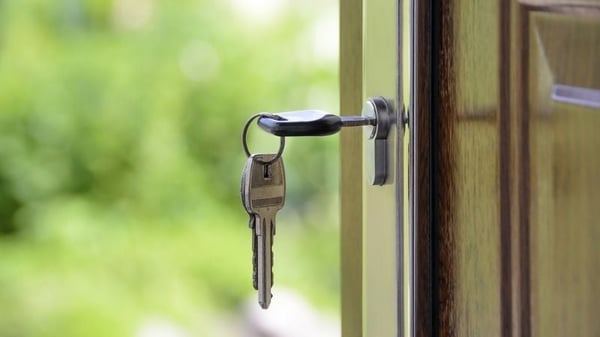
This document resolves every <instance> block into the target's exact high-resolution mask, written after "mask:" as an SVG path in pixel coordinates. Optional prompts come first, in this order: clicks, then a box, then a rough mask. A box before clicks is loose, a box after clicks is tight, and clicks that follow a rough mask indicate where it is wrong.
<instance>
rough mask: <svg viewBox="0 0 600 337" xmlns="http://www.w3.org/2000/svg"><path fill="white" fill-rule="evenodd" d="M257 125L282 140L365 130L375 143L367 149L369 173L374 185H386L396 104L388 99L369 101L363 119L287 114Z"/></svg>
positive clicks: (305, 112) (314, 113) (266, 117)
mask: <svg viewBox="0 0 600 337" xmlns="http://www.w3.org/2000/svg"><path fill="white" fill-rule="evenodd" d="M257 123H258V125H259V126H260V127H261V128H262V129H263V130H265V131H267V132H268V133H271V134H273V135H276V136H279V137H304V136H329V135H333V134H336V133H338V132H339V131H340V130H341V128H342V127H353V126H366V127H368V129H366V130H365V135H366V136H367V138H368V139H369V140H372V141H373V146H369V145H367V157H366V158H365V160H366V162H367V164H368V165H367V168H368V169H367V172H368V175H369V177H370V178H369V182H370V184H371V185H383V184H385V183H386V181H387V177H388V167H389V164H388V136H389V133H390V129H391V126H392V125H393V124H395V123H396V114H395V113H394V108H393V104H392V103H391V102H390V101H389V100H388V99H386V98H384V97H381V96H377V97H371V98H369V99H368V100H367V101H366V102H365V104H364V106H363V110H362V114H361V116H338V115H334V114H330V113H327V112H324V111H320V110H299V111H288V112H282V113H277V114H263V115H262V116H261V117H260V118H258V122H257Z"/></svg>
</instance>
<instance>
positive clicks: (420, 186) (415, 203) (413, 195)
mask: <svg viewBox="0 0 600 337" xmlns="http://www.w3.org/2000/svg"><path fill="white" fill-rule="evenodd" d="M431 5H432V4H431V1H416V0H414V1H412V6H413V8H412V19H413V20H414V24H413V33H412V35H413V36H412V50H413V69H412V84H413V85H412V90H413V93H412V102H411V109H410V114H411V116H410V130H411V132H410V137H411V140H410V143H411V147H410V151H411V153H410V161H411V165H410V171H409V176H410V177H411V178H410V180H411V186H410V190H409V193H410V203H411V208H412V212H411V223H412V226H414V242H413V244H414V261H413V263H414V266H413V267H414V276H413V277H414V282H415V284H414V289H413V291H414V294H413V295H414V300H413V301H414V329H415V335H416V336H419V337H429V336H432V333H433V327H432V314H433V309H432V306H433V302H434V301H433V297H432V264H431V261H432V260H431V258H432V255H431V250H432V242H433V241H432V233H431V219H432V218H431V217H432V209H431V188H432V186H431V156H432V153H433V152H432V149H431V51H432V49H431V34H432V23H433V21H432V16H431V8H432V6H431Z"/></svg>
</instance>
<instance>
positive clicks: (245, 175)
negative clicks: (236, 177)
mask: <svg viewBox="0 0 600 337" xmlns="http://www.w3.org/2000/svg"><path fill="white" fill-rule="evenodd" d="M253 161H254V160H253V159H252V157H249V158H248V159H247V160H246V164H245V165H244V169H243V170H242V184H241V188H240V196H241V199H242V205H244V209H245V210H246V212H247V213H248V214H252V211H251V210H250V205H249V204H248V193H249V190H250V189H249V186H248V183H249V182H250V178H249V176H250V173H251V172H252V162H253ZM250 223H252V221H250Z"/></svg>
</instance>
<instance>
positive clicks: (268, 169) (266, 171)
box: [264, 164, 272, 179]
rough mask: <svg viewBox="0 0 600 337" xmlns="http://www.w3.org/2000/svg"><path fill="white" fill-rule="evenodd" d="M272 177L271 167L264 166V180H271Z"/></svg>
mask: <svg viewBox="0 0 600 337" xmlns="http://www.w3.org/2000/svg"><path fill="white" fill-rule="evenodd" d="M271 176H272V172H271V165H268V164H267V165H265V166H264V178H265V179H271Z"/></svg>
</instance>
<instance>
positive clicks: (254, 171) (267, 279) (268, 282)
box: [245, 154, 285, 309]
mask: <svg viewBox="0 0 600 337" xmlns="http://www.w3.org/2000/svg"><path fill="white" fill-rule="evenodd" d="M274 156H275V155H274V154H255V155H252V156H251V158H252V159H254V160H253V161H252V165H251V168H250V170H251V172H250V174H248V176H247V179H248V181H247V182H246V186H247V188H248V193H247V194H246V196H245V198H246V202H247V203H248V206H249V207H248V208H249V210H250V212H252V213H254V214H255V224H254V230H255V233H256V238H257V242H256V244H257V249H256V252H257V254H258V261H257V262H258V263H257V264H258V303H259V304H260V306H261V307H262V308H263V309H267V308H268V307H269V304H270V303H271V297H272V295H271V287H272V285H273V236H274V235H275V226H276V224H275V217H276V215H277V212H278V211H279V210H280V209H281V208H283V205H284V204H285V172H284V167H283V160H282V159H281V157H280V158H279V159H277V160H276V161H275V162H274V163H272V164H263V163H261V162H260V161H263V162H264V161H269V160H271V159H272V158H273V157H274Z"/></svg>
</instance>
